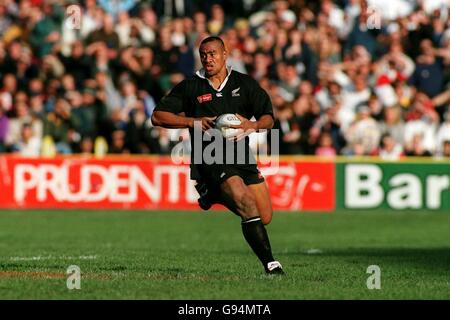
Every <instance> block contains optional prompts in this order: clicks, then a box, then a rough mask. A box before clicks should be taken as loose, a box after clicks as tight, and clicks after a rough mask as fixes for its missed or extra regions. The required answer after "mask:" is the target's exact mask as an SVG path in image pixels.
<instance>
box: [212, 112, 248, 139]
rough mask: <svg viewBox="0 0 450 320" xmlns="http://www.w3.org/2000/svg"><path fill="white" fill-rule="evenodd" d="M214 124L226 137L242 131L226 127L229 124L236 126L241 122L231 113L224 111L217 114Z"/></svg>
mask: <svg viewBox="0 0 450 320" xmlns="http://www.w3.org/2000/svg"><path fill="white" fill-rule="evenodd" d="M215 124H216V129H218V130H220V132H221V133H222V135H223V137H224V138H226V139H228V138H232V137H235V136H237V135H238V134H240V133H241V132H242V129H235V128H228V126H230V125H233V126H236V125H239V124H241V120H239V118H238V117H237V116H236V115H235V114H233V113H225V114H222V115H220V116H218V117H217V119H216V121H215Z"/></svg>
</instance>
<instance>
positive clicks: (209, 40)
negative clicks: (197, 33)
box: [200, 36, 225, 50]
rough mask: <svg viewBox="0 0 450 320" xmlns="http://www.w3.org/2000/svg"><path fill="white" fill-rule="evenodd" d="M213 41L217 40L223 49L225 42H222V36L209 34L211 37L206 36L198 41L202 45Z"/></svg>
mask: <svg viewBox="0 0 450 320" xmlns="http://www.w3.org/2000/svg"><path fill="white" fill-rule="evenodd" d="M213 41H217V42H219V43H220V45H221V46H222V49H223V50H225V43H224V42H223V40H222V38H220V37H217V36H211V37H207V38H205V39H203V40H202V42H201V43H200V46H202V45H204V44H205V43H208V42H213Z"/></svg>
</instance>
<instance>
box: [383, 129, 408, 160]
mask: <svg viewBox="0 0 450 320" xmlns="http://www.w3.org/2000/svg"><path fill="white" fill-rule="evenodd" d="M378 155H379V157H380V158H381V159H383V160H398V159H400V158H401V157H402V156H404V153H403V148H402V146H401V144H399V143H398V142H397V141H395V139H394V138H393V137H392V136H391V135H390V134H388V133H387V134H384V135H383V136H382V137H381V141H380V150H379V151H378Z"/></svg>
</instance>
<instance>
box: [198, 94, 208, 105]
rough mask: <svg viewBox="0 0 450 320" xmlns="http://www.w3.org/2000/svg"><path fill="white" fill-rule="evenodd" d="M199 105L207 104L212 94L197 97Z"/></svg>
mask: <svg viewBox="0 0 450 320" xmlns="http://www.w3.org/2000/svg"><path fill="white" fill-rule="evenodd" d="M197 100H198V102H199V103H203V102H208V101H211V100H212V94H211V93H207V94H203V95H201V96H198V97H197Z"/></svg>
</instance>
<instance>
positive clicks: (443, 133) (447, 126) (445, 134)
mask: <svg viewBox="0 0 450 320" xmlns="http://www.w3.org/2000/svg"><path fill="white" fill-rule="evenodd" d="M447 119H448V120H447V122H444V123H443V124H442V125H441V126H440V128H439V130H438V133H437V137H436V151H437V153H441V152H442V147H443V145H444V141H450V112H448V115H447Z"/></svg>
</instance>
